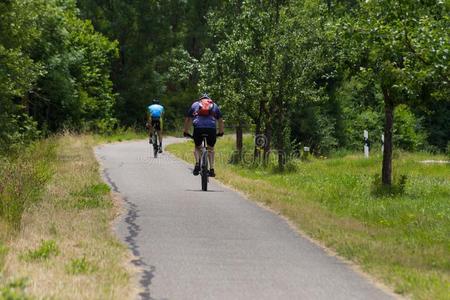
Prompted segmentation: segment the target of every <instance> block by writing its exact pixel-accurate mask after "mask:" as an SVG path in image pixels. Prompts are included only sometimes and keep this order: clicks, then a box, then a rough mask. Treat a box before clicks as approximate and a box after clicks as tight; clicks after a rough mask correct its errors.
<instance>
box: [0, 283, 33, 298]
mask: <svg viewBox="0 0 450 300" xmlns="http://www.w3.org/2000/svg"><path fill="white" fill-rule="evenodd" d="M26 285H27V280H26V279H17V280H14V281H11V282H8V283H7V284H5V285H3V286H0V299H2V300H3V299H4V300H29V299H31V298H30V297H28V296H26V294H25V288H26Z"/></svg>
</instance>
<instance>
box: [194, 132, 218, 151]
mask: <svg viewBox="0 0 450 300" xmlns="http://www.w3.org/2000/svg"><path fill="white" fill-rule="evenodd" d="M203 134H207V135H208V136H207V137H206V144H207V145H208V146H210V147H214V145H215V144H216V140H217V133H216V129H215V128H194V143H195V146H197V147H198V146H200V145H201V144H202V142H203V136H202V135H203Z"/></svg>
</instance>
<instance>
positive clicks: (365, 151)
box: [364, 130, 370, 158]
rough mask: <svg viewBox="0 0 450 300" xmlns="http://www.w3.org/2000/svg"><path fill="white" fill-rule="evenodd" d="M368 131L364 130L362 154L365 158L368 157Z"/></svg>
mask: <svg viewBox="0 0 450 300" xmlns="http://www.w3.org/2000/svg"><path fill="white" fill-rule="evenodd" d="M369 147H370V142H369V132H368V131H367V130H364V156H365V157H366V158H369Z"/></svg>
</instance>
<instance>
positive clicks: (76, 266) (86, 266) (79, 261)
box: [66, 256, 97, 275]
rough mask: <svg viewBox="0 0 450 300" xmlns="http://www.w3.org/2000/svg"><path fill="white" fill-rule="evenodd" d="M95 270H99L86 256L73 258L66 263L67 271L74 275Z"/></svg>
mask: <svg viewBox="0 0 450 300" xmlns="http://www.w3.org/2000/svg"><path fill="white" fill-rule="evenodd" d="M95 271H97V267H96V266H95V265H94V264H93V263H92V262H89V261H88V260H87V259H86V257H84V256H83V257H82V258H73V259H71V260H70V263H69V264H67V265H66V272H67V273H69V274H72V275H80V274H91V273H94V272H95Z"/></svg>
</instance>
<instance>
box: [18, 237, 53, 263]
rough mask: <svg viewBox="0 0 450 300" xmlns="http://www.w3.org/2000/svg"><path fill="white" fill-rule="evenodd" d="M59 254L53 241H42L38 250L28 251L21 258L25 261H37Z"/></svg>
mask: <svg viewBox="0 0 450 300" xmlns="http://www.w3.org/2000/svg"><path fill="white" fill-rule="evenodd" d="M58 254H59V249H58V246H57V245H56V242H55V241H54V240H48V241H42V242H41V245H40V246H39V248H37V249H35V250H28V251H27V253H25V254H23V255H22V256H21V258H22V259H23V260H25V261H29V262H31V261H39V260H47V259H49V258H50V257H51V256H52V255H53V256H57V255H58Z"/></svg>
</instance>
